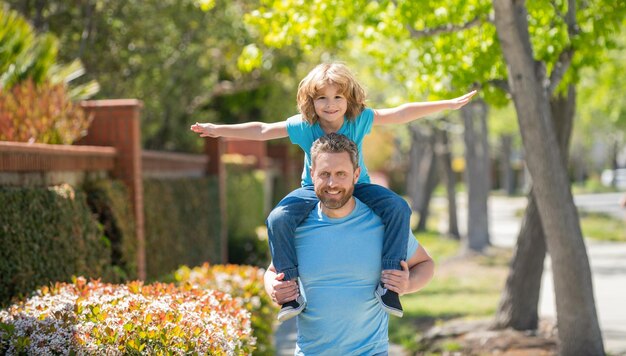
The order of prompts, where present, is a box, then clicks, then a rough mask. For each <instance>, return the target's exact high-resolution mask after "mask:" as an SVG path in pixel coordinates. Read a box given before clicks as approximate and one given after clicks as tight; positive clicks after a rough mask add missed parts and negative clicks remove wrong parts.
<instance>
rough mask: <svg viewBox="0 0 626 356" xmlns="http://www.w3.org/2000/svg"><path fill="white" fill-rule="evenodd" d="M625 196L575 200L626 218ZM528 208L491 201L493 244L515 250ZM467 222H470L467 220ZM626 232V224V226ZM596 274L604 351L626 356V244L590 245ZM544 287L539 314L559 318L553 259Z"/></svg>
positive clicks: (522, 201) (522, 202) (517, 202)
mask: <svg viewBox="0 0 626 356" xmlns="http://www.w3.org/2000/svg"><path fill="white" fill-rule="evenodd" d="M622 195H623V194H622V193H608V194H589V195H578V196H575V197H574V202H575V203H576V205H577V206H578V208H579V209H580V210H584V211H593V212H603V213H608V214H610V215H612V216H615V217H617V218H624V213H625V211H624V210H623V209H622V208H621V207H620V206H619V201H620V199H621V197H622ZM525 206H526V199H525V198H502V197H491V198H490V201H489V213H490V214H489V215H490V216H489V217H490V219H491V220H490V224H491V226H490V228H491V234H492V242H493V244H494V245H497V246H505V247H508V246H514V245H515V241H516V238H517V233H518V232H519V228H520V224H521V222H520V218H521V216H520V215H519V214H517V216H516V212H518V211H519V210H520V209H523V208H524V207H525ZM463 221H467V220H463ZM624 228H625V229H626V224H624ZM586 244H587V254H588V256H589V263H590V265H591V271H592V274H593V286H594V295H595V301H596V310H597V313H598V318H599V322H600V328H601V329H602V337H603V339H604V347H605V349H606V351H607V352H608V353H610V354H611V355H626V243H610V242H596V241H589V240H587V241H586ZM545 272H546V273H544V275H543V279H542V285H541V297H540V302H539V314H540V315H541V316H542V317H552V318H556V305H555V301H554V285H553V283H552V267H551V262H550V258H549V257H548V258H546V263H545Z"/></svg>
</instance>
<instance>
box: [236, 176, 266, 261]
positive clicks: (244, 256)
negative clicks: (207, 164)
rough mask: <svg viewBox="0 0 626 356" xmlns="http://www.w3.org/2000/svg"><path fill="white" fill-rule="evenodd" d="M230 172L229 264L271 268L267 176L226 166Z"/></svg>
mask: <svg viewBox="0 0 626 356" xmlns="http://www.w3.org/2000/svg"><path fill="white" fill-rule="evenodd" d="M226 171H227V177H228V178H227V180H228V181H227V183H226V186H227V193H226V195H227V199H226V204H227V214H228V217H227V219H228V260H229V261H228V262H229V263H235V264H245V265H253V266H260V267H267V265H268V264H269V261H270V255H269V248H268V245H267V239H266V238H265V235H266V232H265V218H266V214H265V212H264V211H263V204H264V186H263V184H264V181H265V174H264V172H263V171H260V170H250V169H249V168H247V167H245V166H243V165H237V164H228V165H226Z"/></svg>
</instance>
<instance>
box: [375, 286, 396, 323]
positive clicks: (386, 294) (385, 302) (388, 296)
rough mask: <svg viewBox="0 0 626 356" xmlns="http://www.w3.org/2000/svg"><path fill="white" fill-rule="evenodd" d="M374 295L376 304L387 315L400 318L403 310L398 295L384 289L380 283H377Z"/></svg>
mask: <svg viewBox="0 0 626 356" xmlns="http://www.w3.org/2000/svg"><path fill="white" fill-rule="evenodd" d="M374 295H375V296H376V299H378V302H379V303H380V305H381V306H382V307H383V310H385V311H386V312H387V313H389V314H391V315H395V316H397V317H399V318H401V317H402V314H403V310H402V304H400V296H399V295H398V293H396V292H394V291H391V290H389V289H387V288H385V287H383V285H382V284H381V283H378V287H377V288H376V290H375V291H374Z"/></svg>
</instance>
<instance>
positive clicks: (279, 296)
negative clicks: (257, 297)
mask: <svg viewBox="0 0 626 356" xmlns="http://www.w3.org/2000/svg"><path fill="white" fill-rule="evenodd" d="M283 278H285V274H284V273H276V268H274V263H270V265H269V267H267V270H266V271H265V274H264V275H263V281H264V282H265V283H264V284H265V293H267V295H269V296H270V298H272V301H273V302H274V303H276V304H280V305H282V304H285V303H287V302H289V301H292V300H296V298H298V296H299V295H300V290H299V289H298V284H297V283H296V281H283Z"/></svg>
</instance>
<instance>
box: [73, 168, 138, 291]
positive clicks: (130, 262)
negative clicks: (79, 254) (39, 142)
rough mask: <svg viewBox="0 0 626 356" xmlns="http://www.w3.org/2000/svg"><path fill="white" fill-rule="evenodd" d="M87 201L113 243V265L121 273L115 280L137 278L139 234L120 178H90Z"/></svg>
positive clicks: (85, 188)
mask: <svg viewBox="0 0 626 356" xmlns="http://www.w3.org/2000/svg"><path fill="white" fill-rule="evenodd" d="M83 189H84V190H85V192H86V193H87V204H88V205H89V208H90V209H91V211H92V212H93V213H94V214H95V215H96V216H97V219H98V221H99V222H100V223H101V224H102V227H103V229H104V234H105V235H106V237H107V238H108V240H109V241H110V242H111V264H112V266H113V268H114V270H115V273H116V274H117V276H118V279H117V280H115V281H114V282H122V281H127V280H130V279H135V278H137V237H136V235H135V220H134V214H133V210H132V209H133V208H132V205H131V203H130V199H129V195H128V190H127V189H126V186H125V185H124V184H123V183H122V182H120V181H114V180H106V179H102V180H98V181H87V182H86V183H85V184H84V185H83Z"/></svg>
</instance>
